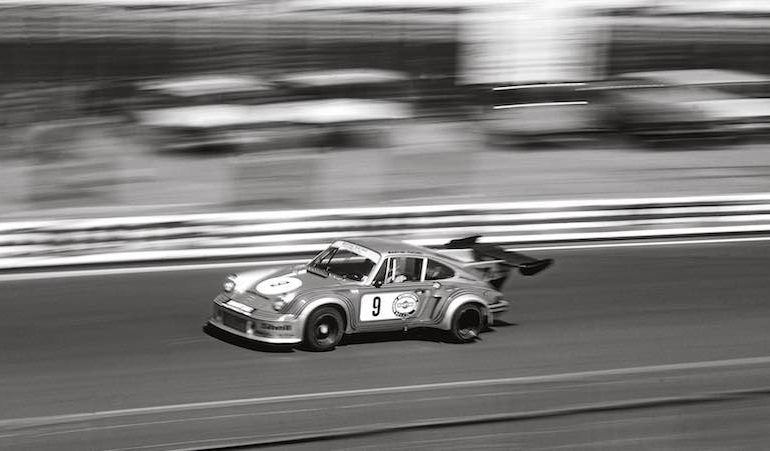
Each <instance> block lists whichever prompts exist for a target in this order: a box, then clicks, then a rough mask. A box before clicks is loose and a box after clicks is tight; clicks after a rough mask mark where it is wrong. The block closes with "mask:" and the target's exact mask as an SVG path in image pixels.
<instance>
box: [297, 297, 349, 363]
mask: <svg viewBox="0 0 770 451" xmlns="http://www.w3.org/2000/svg"><path fill="white" fill-rule="evenodd" d="M344 324H345V322H344V320H343V318H342V314H341V313H340V312H339V310H337V309H336V308H334V307H321V308H319V309H316V310H314V311H313V313H311V314H310V316H308V318H307V322H306V323H305V331H304V334H303V335H304V337H303V338H304V340H303V342H302V344H303V345H304V347H305V348H306V349H307V350H308V351H314V352H326V351H331V350H333V349H334V347H335V346H337V344H338V343H339V342H340V340H341V339H342V335H343V334H344V332H345V330H344V327H345V326H344Z"/></svg>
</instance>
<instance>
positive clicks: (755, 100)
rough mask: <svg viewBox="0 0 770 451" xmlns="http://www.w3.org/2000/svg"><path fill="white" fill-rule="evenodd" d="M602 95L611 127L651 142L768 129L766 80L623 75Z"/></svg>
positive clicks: (689, 73) (700, 74)
mask: <svg viewBox="0 0 770 451" xmlns="http://www.w3.org/2000/svg"><path fill="white" fill-rule="evenodd" d="M597 89H599V90H602V91H603V97H604V101H605V102H606V105H607V106H608V108H607V116H606V120H607V122H608V123H609V124H611V125H612V126H613V127H614V128H615V129H617V130H619V131H621V132H623V133H626V134H629V135H632V136H635V137H637V138H640V139H643V140H646V141H650V142H656V141H666V140H682V139H699V138H707V139H713V138H728V139H732V138H738V137H745V136H749V135H750V136H756V135H766V134H767V133H768V131H770V77H768V76H765V75H759V74H752V73H747V72H738V71H728V70H717V69H692V70H669V71H651V72H635V73H627V74H624V75H623V76H621V77H620V79H618V80H615V81H612V82H608V83H607V84H606V85H604V86H602V87H598V88H597Z"/></svg>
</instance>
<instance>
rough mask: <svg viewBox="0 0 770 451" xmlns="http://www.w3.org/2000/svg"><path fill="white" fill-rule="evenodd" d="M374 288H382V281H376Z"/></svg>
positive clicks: (373, 284)
mask: <svg viewBox="0 0 770 451" xmlns="http://www.w3.org/2000/svg"><path fill="white" fill-rule="evenodd" d="M372 286H374V288H380V287H381V286H382V280H375V281H374V283H372Z"/></svg>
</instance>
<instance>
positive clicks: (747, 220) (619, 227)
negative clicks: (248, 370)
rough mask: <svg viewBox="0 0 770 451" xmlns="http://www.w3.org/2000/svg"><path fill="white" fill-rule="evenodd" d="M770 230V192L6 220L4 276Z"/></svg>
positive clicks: (0, 245)
mask: <svg viewBox="0 0 770 451" xmlns="http://www.w3.org/2000/svg"><path fill="white" fill-rule="evenodd" d="M767 232H770V194H765V193H762V194H743V195H723V196H688V197H667V198H642V199H598V200H575V201H526V202H508V203H488V204H454V205H431V206H408V207H382V208H376V207H374V208H344V209H319V210H286V211H265V212H232V213H208V214H192V215H167V216H147V217H116V218H100V219H89V220H45V221H18V222H8V223H0V269H2V270H12V269H19V268H30V267H41V266H61V265H87V264H109V263H125V262H142V261H144V262H146V261H164V260H181V259H205V258H217V259H221V258H237V257H259V256H285V255H300V254H310V253H313V252H316V251H319V250H321V249H323V248H324V247H326V246H327V245H328V243H329V242H331V241H333V240H335V239H337V238H339V237H356V236H387V237H394V238H399V239H404V240H406V241H409V242H411V243H414V244H419V245H425V246H441V245H442V244H444V243H446V242H447V241H449V240H450V239H454V238H459V237H464V236H468V235H482V236H483V238H482V240H481V241H482V242H487V243H497V244H507V245H513V246H515V245H517V244H519V245H522V244H526V245H532V244H536V243H543V244H546V243H563V242H575V241H587V240H592V241H595V240H624V239H626V240H627V239H645V238H664V237H692V236H702V235H732V234H764V233H767Z"/></svg>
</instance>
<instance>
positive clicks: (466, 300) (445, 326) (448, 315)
mask: <svg viewBox="0 0 770 451" xmlns="http://www.w3.org/2000/svg"><path fill="white" fill-rule="evenodd" d="M465 304H477V305H478V306H479V307H481V311H482V313H483V314H484V317H486V319H487V324H492V313H491V312H490V311H489V307H488V306H487V303H486V301H484V299H483V298H481V297H479V296H477V295H475V294H463V295H460V296H457V297H456V298H454V299H452V300H451V301H449V305H447V307H446V311H444V316H443V317H442V318H441V322H439V324H438V328H439V329H442V330H449V329H450V328H451V327H452V317H453V316H454V314H455V312H456V311H457V309H459V308H460V307H461V306H462V305H465Z"/></svg>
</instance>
